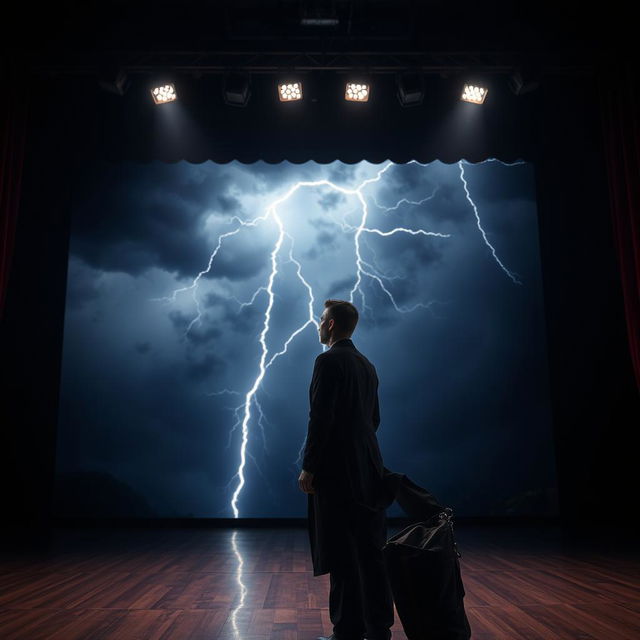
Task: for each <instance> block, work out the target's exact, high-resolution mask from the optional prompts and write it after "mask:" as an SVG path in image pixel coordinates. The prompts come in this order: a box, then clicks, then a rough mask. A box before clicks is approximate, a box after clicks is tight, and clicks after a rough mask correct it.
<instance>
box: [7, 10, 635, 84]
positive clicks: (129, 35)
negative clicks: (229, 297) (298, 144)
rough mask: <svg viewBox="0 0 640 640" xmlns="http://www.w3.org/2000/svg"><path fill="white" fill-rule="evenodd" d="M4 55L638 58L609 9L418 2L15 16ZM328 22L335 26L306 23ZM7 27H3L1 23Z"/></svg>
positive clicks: (168, 64)
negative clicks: (630, 53)
mask: <svg viewBox="0 0 640 640" xmlns="http://www.w3.org/2000/svg"><path fill="white" fill-rule="evenodd" d="M14 13H15V17H14V18H13V20H12V23H11V26H12V35H13V39H12V40H11V44H10V45H9V48H8V49H7V46H8V45H7V43H6V41H5V44H4V48H5V55H6V54H9V55H10V56H11V57H12V58H13V59H20V60H23V61H25V62H26V63H27V64H28V65H29V66H31V67H32V68H33V69H35V70H40V71H44V72H47V73H51V72H55V73H74V74H77V73H80V74H93V73H96V72H99V71H100V69H103V68H104V67H105V66H109V65H117V66H120V67H124V68H125V69H126V70H127V71H129V72H132V73H146V72H149V71H152V70H157V69H159V68H164V69H170V70H172V71H183V72H200V73H220V72H222V71H224V70H226V69H230V68H243V69H247V70H249V71H251V72H253V73H259V72H268V73H269V72H274V71H276V70H293V69H295V70H305V69H333V68H336V69H343V68H363V69H368V70H369V71H372V72H375V73H383V72H385V71H392V70H397V69H399V68H419V69H422V70H423V71H424V72H438V73H446V72H447V71H448V70H451V69H468V68H480V69H484V70H495V71H498V72H500V71H504V70H505V69H507V68H512V67H516V66H522V65H533V66H536V67H537V68H539V69H542V70H543V71H546V72H553V71H560V72H565V71H568V72H571V71H575V70H577V71H580V70H582V69H584V68H589V67H591V66H592V65H594V64H599V63H601V62H602V60H603V59H604V60H606V61H608V62H607V64H609V63H615V60H616V57H617V56H619V55H621V54H623V52H624V51H627V50H628V51H630V50H631V46H632V43H633V41H634V38H633V37H632V35H633V33H632V29H633V28H634V21H632V20H631V19H630V16H629V15H628V10H624V11H623V10H621V8H619V7H616V6H615V5H613V4H611V3H608V4H607V6H606V7H605V8H603V7H598V8H596V7H594V8H587V6H586V4H585V3H577V2H574V3H554V4H553V5H551V6H547V5H545V4H543V3H535V4H534V3H527V4H525V3H522V2H468V1H467V0H464V1H463V2H455V1H451V0H448V1H442V0H437V1H428V2H417V1H411V0H391V1H390V0H233V1H230V0H225V1H224V2H215V1H214V2H202V1H200V0H198V1H196V0H183V1H181V2H167V1H164V2H162V1H158V2H148V1H146V2H130V1H128V2H124V1H121V0H119V1H106V2H105V1H102V2H77V1H75V2H66V3H65V2H62V3H49V4H45V5H39V6H38V8H37V9H36V8H34V6H33V5H31V4H28V3H24V4H23V5H20V4H16V5H15V6H14ZM303 18H307V19H308V18H324V19H327V18H328V19H330V20H333V21H334V24H331V25H325V26H317V25H305V24H302V19H303ZM5 24H6V23H5Z"/></svg>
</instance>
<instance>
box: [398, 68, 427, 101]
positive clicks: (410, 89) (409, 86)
mask: <svg viewBox="0 0 640 640" xmlns="http://www.w3.org/2000/svg"><path fill="white" fill-rule="evenodd" d="M396 82H397V84H398V100H399V101H400V104H401V105H402V106H403V107H412V106H414V105H418V104H422V100H423V99H424V76H423V75H422V74H421V73H416V72H413V71H407V72H404V73H400V74H398V75H397V76H396Z"/></svg>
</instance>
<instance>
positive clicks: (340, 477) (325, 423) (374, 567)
mask: <svg viewBox="0 0 640 640" xmlns="http://www.w3.org/2000/svg"><path fill="white" fill-rule="evenodd" d="M324 306H325V309H324V311H323V313H322V317H321V319H320V328H319V333H320V342H321V343H322V344H326V345H327V346H328V347H330V348H329V349H328V351H325V352H324V353H321V354H320V355H319V356H318V357H317V358H316V361H315V365H314V369H313V376H312V380H311V386H310V388H309V401H310V412H309V426H308V432H307V440H306V445H305V450H304V457H303V461H302V472H301V473H300V477H299V478H298V483H299V485H300V489H301V490H302V491H304V492H305V493H307V494H308V510H309V511H308V513H309V540H310V544H311V554H312V559H313V575H314V576H318V575H322V574H325V573H329V574H330V593H329V615H330V618H331V622H332V624H333V634H332V635H331V636H330V637H329V638H328V639H327V638H325V637H324V636H321V637H320V638H318V640H361V639H362V638H364V637H365V633H366V639H367V640H389V639H390V638H391V631H390V627H392V626H393V622H394V613H393V596H392V592H391V586H390V584H389V580H388V577H387V573H386V568H385V564H384V558H383V554H382V547H383V546H384V544H385V542H386V539H387V531H386V513H385V508H384V506H381V505H382V503H383V501H382V492H383V481H382V478H383V461H382V455H381V453H380V448H379V446H378V440H377V438H376V431H377V429H378V425H379V424H380V411H379V406H378V376H377V374H376V370H375V367H374V366H373V365H372V364H371V363H370V362H369V360H367V358H365V356H364V355H362V354H361V353H360V352H359V351H358V350H357V349H356V347H355V346H354V344H353V342H352V341H351V334H352V333H353V330H354V329H355V327H356V324H357V322H358V311H357V309H356V308H355V307H354V306H353V304H351V303H350V302H346V301H344V300H326V301H325V303H324Z"/></svg>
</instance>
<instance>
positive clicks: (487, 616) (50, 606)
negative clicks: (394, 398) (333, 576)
mask: <svg viewBox="0 0 640 640" xmlns="http://www.w3.org/2000/svg"><path fill="white" fill-rule="evenodd" d="M398 529H399V527H396V526H391V525H389V527H388V534H389V536H391V535H393V534H394V533H395V532H396V531H397V530H398ZM455 531H456V539H457V541H458V546H459V548H460V551H461V552H462V554H463V557H462V559H461V561H460V562H461V568H462V577H463V580H464V584H465V589H466V592H467V595H466V597H465V605H466V609H467V613H468V616H469V621H470V623H471V628H472V631H473V635H472V638H473V639H474V640H501V639H530V640H578V639H580V640H637V639H639V638H640V590H639V582H640V578H639V576H640V571H639V568H640V562H639V560H640V556H639V553H638V550H637V549H636V548H634V546H635V545H634V541H633V539H632V538H631V537H626V538H625V537H622V538H620V539H615V538H613V539H609V540H608V541H606V542H602V541H600V542H594V541H593V540H590V541H588V542H587V541H586V540H583V539H577V540H576V539H575V538H574V536H573V535H571V536H569V535H568V534H567V532H566V530H563V529H561V528H560V527H559V526H558V525H539V526H535V527H533V526H524V525H510V524H505V525H498V526H496V525H491V526H488V525H465V524H461V523H456V525H455ZM328 593H329V576H328V575H324V576H319V577H316V578H314V577H313V574H312V571H311V559H310V555H309V542H308V537H307V531H306V528H288V529H287V528H277V527H274V528H242V529H241V528H238V529H216V528H159V529H151V528H149V529H146V528H133V529H132V528H127V529H122V528H108V529H97V528H82V529H77V528H75V529H74V528H57V529H54V530H53V532H52V535H51V538H50V543H49V544H48V545H47V546H45V547H41V548H39V549H31V548H29V547H28V546H27V547H24V548H22V549H20V548H18V547H11V546H7V544H6V543H3V545H2V550H1V552H0V638H1V639H2V640H41V639H43V640H44V639H47V640H98V639H100V640H102V639H114V640H145V639H149V640H267V639H269V640H315V638H316V637H317V636H318V635H327V636H328V635H330V634H331V630H332V625H331V622H330V620H329V611H328ZM395 618H396V621H395V624H394V626H393V628H392V631H393V638H394V640H406V636H405V634H404V632H403V630H402V624H401V622H400V619H399V618H398V616H397V612H396V616H395Z"/></svg>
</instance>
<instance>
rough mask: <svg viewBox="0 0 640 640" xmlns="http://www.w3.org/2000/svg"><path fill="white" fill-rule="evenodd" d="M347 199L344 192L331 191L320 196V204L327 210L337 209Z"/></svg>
mask: <svg viewBox="0 0 640 640" xmlns="http://www.w3.org/2000/svg"><path fill="white" fill-rule="evenodd" d="M345 201H346V198H345V196H344V194H343V193H340V192H339V191H329V192H328V193H324V194H323V195H322V196H321V197H320V198H318V204H319V205H320V206H321V207H322V208H323V209H324V210H325V211H329V210H331V209H337V208H338V207H339V206H340V205H343V204H344V203H345Z"/></svg>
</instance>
